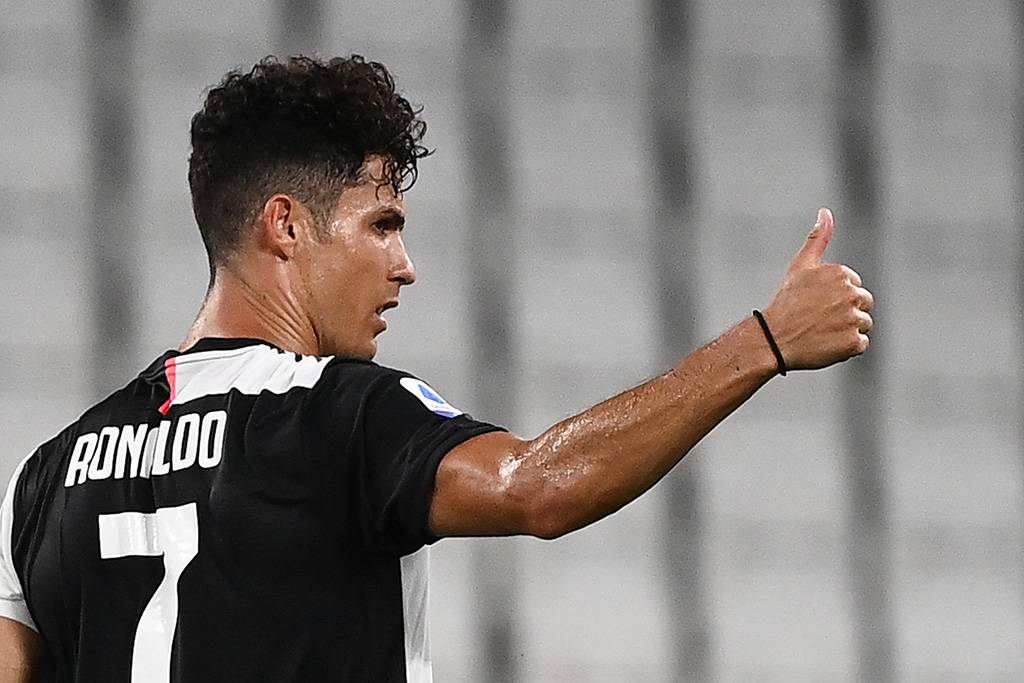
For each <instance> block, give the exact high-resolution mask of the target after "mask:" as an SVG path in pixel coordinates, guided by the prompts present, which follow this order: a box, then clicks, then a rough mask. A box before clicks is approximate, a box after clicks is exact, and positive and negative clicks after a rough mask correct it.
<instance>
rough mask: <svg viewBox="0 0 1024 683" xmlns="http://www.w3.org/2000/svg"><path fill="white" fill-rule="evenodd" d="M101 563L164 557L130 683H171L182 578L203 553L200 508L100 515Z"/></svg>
mask: <svg viewBox="0 0 1024 683" xmlns="http://www.w3.org/2000/svg"><path fill="white" fill-rule="evenodd" d="M99 524H100V557H101V558H103V559H105V560H110V559H115V558H118V557H129V556H133V555H144V556H153V557H155V556H158V555H159V556H162V557H163V559H164V579H163V581H161V582H160V585H159V586H157V589H156V593H154V594H153V597H152V598H150V600H149V604H147V605H146V609H145V610H143V612H142V617H141V618H140V619H139V625H138V627H137V629H136V631H135V645H134V648H133V650H132V683H165V682H166V681H169V680H170V678H171V643H172V640H173V638H174V628H175V626H176V625H177V622H178V578H179V577H180V576H181V573H182V572H183V571H185V567H186V566H188V563H189V562H191V561H192V558H194V557H195V556H196V554H197V553H198V552H199V517H198V515H197V514H196V504H195V503H188V504H187V505H181V506H178V507H168V508H159V509H158V510H157V511H156V512H155V513H153V512H117V513H114V514H110V515H100V516H99Z"/></svg>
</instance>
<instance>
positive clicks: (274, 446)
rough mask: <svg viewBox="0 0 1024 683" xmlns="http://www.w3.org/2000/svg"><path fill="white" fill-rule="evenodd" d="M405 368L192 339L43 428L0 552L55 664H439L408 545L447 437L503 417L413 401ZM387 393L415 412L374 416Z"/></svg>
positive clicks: (355, 670)
mask: <svg viewBox="0 0 1024 683" xmlns="http://www.w3.org/2000/svg"><path fill="white" fill-rule="evenodd" d="M403 379H404V377H402V376H399V375H398V373H395V371H390V370H386V369H383V368H380V367H379V366H376V365H374V364H372V363H367V362H361V361H346V362H342V361H339V360H338V359H333V360H332V359H321V358H314V357H303V356H297V355H295V354H289V353H285V352H283V351H280V350H278V349H275V348H272V347H270V346H267V345H262V344H254V343H252V342H241V341H239V340H232V341H227V340H204V342H201V343H200V344H199V345H197V347H195V348H194V349H193V350H191V351H190V352H189V353H187V354H177V353H168V354H166V355H165V356H164V357H162V358H161V359H159V360H158V361H157V362H155V363H154V364H153V365H152V366H151V367H150V368H149V369H147V370H146V371H145V372H143V373H142V374H141V375H140V376H139V377H138V378H137V379H136V380H135V381H133V382H132V383H131V384H129V385H128V386H127V387H126V388H125V389H123V390H121V391H119V392H117V393H116V394H114V395H113V396H111V397H110V398H108V399H107V400H105V401H103V402H102V403H100V404H98V405H97V406H95V407H94V408H93V409H91V410H90V411H88V412H87V413H86V414H85V415H83V417H82V418H81V419H80V420H79V421H78V422H76V423H75V424H73V425H72V426H70V427H69V428H68V429H66V430H64V431H63V432H62V433H61V434H60V435H59V436H57V437H56V438H55V439H53V440H52V441H50V442H48V443H46V444H44V445H43V446H41V447H40V448H39V450H38V451H37V452H36V453H35V454H33V455H32V456H31V457H30V458H29V459H27V460H26V461H25V462H24V463H23V464H22V466H21V468H20V469H19V472H18V473H17V475H16V477H15V479H14V480H12V485H11V489H10V491H9V494H8V497H7V499H6V500H5V504H4V505H5V510H4V515H5V519H4V527H3V529H4V531H5V532H7V533H10V537H9V542H5V543H4V544H3V549H2V550H0V552H3V554H4V555H5V559H7V560H9V562H5V563H4V564H5V566H8V565H9V566H10V567H12V568H13V570H14V572H15V573H16V574H17V580H18V582H19V583H20V588H21V590H22V591H23V594H24V599H25V603H26V605H27V608H28V612H29V614H30V616H31V619H32V620H33V621H34V626H35V627H36V628H37V629H38V630H39V632H40V634H41V635H42V636H43V639H44V643H45V644H46V646H47V650H48V657H49V658H50V659H51V661H52V663H53V666H54V668H55V670H56V672H57V680H61V681H65V680H66V681H98V680H103V681H109V682H111V683H119V682H121V681H123V682H124V683H129V682H130V683H141V682H143V681H145V682H146V683H154V682H160V681H219V680H225V681H227V680H231V681H242V680H244V681H275V682H280V681H327V680H331V681H334V680H353V681H359V680H374V681H407V680H411V679H410V678H409V673H408V672H410V671H414V670H415V671H419V672H421V674H420V675H421V679H420V680H429V678H430V675H429V662H428V660H427V659H426V652H425V642H424V643H421V644H419V645H417V643H415V642H412V641H410V638H409V626H410V624H409V621H410V615H409V614H408V605H409V604H410V596H409V594H408V591H409V586H410V585H414V584H415V583H417V582H416V581H415V580H411V579H410V576H409V574H410V572H415V571H421V568H417V567H415V566H414V565H415V562H410V557H405V558H404V559H403V556H406V555H409V553H412V552H413V551H415V550H417V549H418V548H419V547H421V546H422V545H423V544H424V543H429V542H431V541H432V540H434V539H433V538H431V537H430V536H429V532H428V531H427V530H426V526H425V524H426V521H425V516H426V506H427V505H428V504H429V495H430V489H431V488H432V482H433V474H434V472H435V471H436V467H437V463H438V462H439V461H440V458H441V457H443V455H444V452H446V451H447V450H448V449H450V448H451V447H452V445H453V444H455V443H458V442H459V441H461V440H464V439H465V438H469V437H470V436H472V435H475V434H477V433H482V432H483V431H488V430H490V429H493V427H491V426H489V425H484V424H482V423H475V422H473V421H472V420H470V419H468V418H467V417H465V416H460V415H459V414H458V411H454V413H455V414H444V413H442V412H439V411H436V410H434V411H431V410H424V409H423V406H424V405H426V404H425V403H424V401H423V400H422V399H420V400H419V401H417V400H415V399H416V397H409V396H407V394H409V393H410V391H411V390H408V386H406V390H395V389H394V387H401V386H402V380H403ZM420 384H422V383H420ZM392 385H394V386H392ZM406 385H408V381H407V382H406ZM424 386H425V385H424ZM417 406H419V407H417ZM427 407H428V408H429V407H430V406H429V405H428V406H427ZM395 411H398V412H399V413H400V414H401V413H402V411H407V412H409V414H408V415H406V416H405V417H406V419H405V420H403V422H410V424H409V425H407V426H404V427H402V428H394V430H395V431H398V432H402V433H401V434H398V435H396V436H394V437H392V436H390V435H387V436H384V435H381V438H375V435H374V432H375V431H381V430H382V427H380V426H375V420H376V418H375V417H373V416H374V415H379V414H383V413H394V412H395ZM454 417H457V418H458V419H454V420H453V419H452V418H454ZM389 439H398V440H397V441H395V442H394V443H393V444H391V443H390V442H389V441H388V440H389ZM417 439H419V440H421V441H417ZM381 444H383V445H381ZM8 553H9V557H7V555H8ZM412 557H413V558H415V557H416V556H412ZM2 573H3V572H0V574H2ZM419 583H422V581H420V582H419ZM424 590H425V586H424ZM0 597H3V596H2V595H0ZM412 602H413V603H416V599H413V600H412ZM424 603H425V601H423V602H421V607H422V604H424ZM417 618H418V619H419V621H420V622H422V621H423V619H422V615H420V616H419V617H417ZM422 635H423V640H424V641H425V633H424V634H422ZM417 647H422V650H421V651H420V652H419V653H418V654H417V653H416V649H417ZM417 657H418V658H419V659H420V660H422V661H421V662H420V663H419V664H415V663H414V662H413V661H412V660H413V659H416V658H417ZM422 662H427V664H426V666H425V667H424V665H423V663H422Z"/></svg>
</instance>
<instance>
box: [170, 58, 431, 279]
mask: <svg viewBox="0 0 1024 683" xmlns="http://www.w3.org/2000/svg"><path fill="white" fill-rule="evenodd" d="M418 113H419V112H418V110H416V109H414V108H413V107H412V105H410V104H409V102H408V101H407V100H406V99H405V98H404V97H402V96H400V95H398V94H397V93H396V92H395V87H394V81H393V80H392V78H391V75H390V74H389V73H388V71H387V69H385V68H384V66H383V65H381V64H378V63H376V62H366V61H365V60H364V59H363V58H362V57H359V56H358V55H353V56H352V57H349V58H345V59H342V58H336V59H332V60H330V61H328V62H320V61H317V60H314V59H310V58H306V57H293V58H290V59H288V60H287V61H284V62H278V61H277V60H275V59H273V58H267V59H265V60H263V61H262V62H260V63H259V64H257V65H256V66H255V67H253V69H252V70H251V71H249V72H248V73H242V72H231V73H229V74H228V75H227V76H225V77H224V79H223V81H221V83H220V84H219V85H218V86H216V87H214V88H213V89H211V90H210V92H209V93H208V95H207V97H206V102H205V104H204V105H203V108H202V109H201V110H200V111H199V112H198V113H197V114H196V115H195V116H194V117H193V118H192V156H191V158H190V159H189V174H188V178H189V185H190V186H191V188H192V206H193V210H194V212H195V216H196V222H197V223H198V224H199V231H200V233H201V234H202V236H203V243H204V244H205V245H206V250H207V255H208V257H209V259H210V266H211V273H212V272H213V271H215V270H216V269H217V268H218V267H219V266H221V265H223V264H224V263H225V262H226V261H227V259H228V258H229V257H230V256H231V255H232V253H233V252H234V250H236V249H237V248H238V247H239V245H240V244H241V243H242V241H243V238H244V237H245V235H246V232H247V230H248V229H249V228H250V227H251V226H252V225H253V224H254V223H255V222H256V220H257V218H258V217H259V215H260V214H261V212H262V211H263V209H264V204H265V203H266V201H267V199H269V198H270V197H271V196H273V195H274V194H277V193H283V194H287V195H290V196H291V197H293V198H294V199H297V200H298V201H300V202H302V203H303V204H304V205H305V206H306V207H307V208H308V209H309V210H310V211H311V212H312V214H313V217H314V218H315V220H316V222H317V224H318V225H319V226H326V223H327V221H328V218H329V217H330V215H331V212H332V211H333V210H334V208H335V204H336V202H337V199H338V197H339V195H340V194H341V192H342V190H344V189H345V188H347V187H352V186H354V185H356V184H357V183H358V182H359V181H360V173H361V171H362V169H363V166H364V164H365V163H366V161H367V160H368V159H370V158H371V157H379V158H380V159H382V160H383V162H384V177H383V178H382V179H380V181H381V182H382V183H384V184H388V185H391V189H392V190H393V192H394V193H395V194H401V192H402V191H404V190H406V189H408V188H409V187H411V186H412V184H413V183H414V182H415V180H416V163H417V161H418V160H419V159H420V158H422V157H424V156H426V155H427V154H428V153H429V152H428V151H427V149H426V148H425V147H423V146H422V145H421V144H420V141H421V140H422V138H423V134H424V133H425V131H426V124H425V123H424V122H423V121H422V120H421V119H419V118H418ZM382 189H383V188H382Z"/></svg>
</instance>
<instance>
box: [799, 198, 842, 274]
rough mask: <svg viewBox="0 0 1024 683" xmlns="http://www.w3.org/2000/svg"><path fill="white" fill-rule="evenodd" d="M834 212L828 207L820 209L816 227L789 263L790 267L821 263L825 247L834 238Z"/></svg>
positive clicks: (804, 266)
mask: <svg viewBox="0 0 1024 683" xmlns="http://www.w3.org/2000/svg"><path fill="white" fill-rule="evenodd" d="M832 226H833V222H832V212H831V211H829V210H828V209H818V222H817V223H815V224H814V229H813V230H811V234H810V235H808V236H807V241H806V242H804V246H802V247H800V251H798V252H797V253H796V256H794V257H793V261H792V262H791V263H790V264H789V267H790V268H811V267H813V266H817V265H819V264H821V257H822V256H823V255H824V254H825V247H827V246H828V243H829V240H831V239H832Z"/></svg>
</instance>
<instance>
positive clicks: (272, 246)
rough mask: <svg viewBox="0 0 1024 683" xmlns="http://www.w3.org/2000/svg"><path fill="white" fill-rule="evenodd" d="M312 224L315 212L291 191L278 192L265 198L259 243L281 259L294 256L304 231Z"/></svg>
mask: <svg viewBox="0 0 1024 683" xmlns="http://www.w3.org/2000/svg"><path fill="white" fill-rule="evenodd" d="M312 227H313V215H312V214H311V213H310V211H309V209H307V208H306V206H305V205H304V204H303V203H302V202H300V201H299V200H297V199H296V198H295V197H292V196H291V195H287V194H282V193H280V192H279V193H277V194H275V195H274V196H272V197H271V198H270V199H268V200H267V201H266V203H265V204H264V205H263V211H262V213H261V214H260V217H259V226H258V230H257V233H258V237H259V240H260V246H262V247H263V248H265V249H267V250H269V251H271V252H272V253H273V254H274V255H275V256H277V257H278V258H280V259H284V260H288V259H291V258H292V257H293V256H294V254H295V247H296V244H297V243H298V240H299V238H300V236H301V235H302V233H303V232H304V231H308V230H310V229H312Z"/></svg>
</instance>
